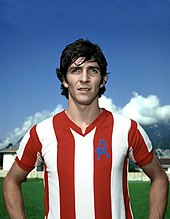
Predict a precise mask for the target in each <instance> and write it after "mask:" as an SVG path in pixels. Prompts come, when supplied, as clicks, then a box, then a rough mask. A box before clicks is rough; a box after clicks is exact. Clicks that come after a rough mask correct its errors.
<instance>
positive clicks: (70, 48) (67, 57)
mask: <svg viewBox="0 0 170 219" xmlns="http://www.w3.org/2000/svg"><path fill="white" fill-rule="evenodd" d="M80 57H84V60H83V62H86V61H88V60H93V61H95V62H97V63H98V65H99V67H100V71H101V75H102V79H101V82H103V77H104V76H106V75H108V73H107V61H106V58H105V56H104V54H103V52H102V50H101V49H100V47H99V46H98V45H96V44H93V43H92V42H90V41H89V40H84V39H78V40H76V41H75V42H73V43H71V44H69V45H67V46H66V47H65V48H64V49H63V51H62V54H61V57H60V68H57V69H56V74H57V77H58V78H59V80H60V81H61V83H63V80H65V81H67V79H66V75H67V71H68V68H69V67H70V65H71V64H72V63H74V62H75V61H76V60H77V59H78V58H80ZM81 64H82V63H81ZM61 90H62V92H61V94H62V95H64V96H65V97H66V98H67V99H68V88H66V87H64V85H63V84H61ZM105 90H106V88H105V86H102V87H101V88H100V89H99V94H98V96H99V97H101V95H102V94H103V93H104V92H105Z"/></svg>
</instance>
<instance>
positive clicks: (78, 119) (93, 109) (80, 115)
mask: <svg viewBox="0 0 170 219" xmlns="http://www.w3.org/2000/svg"><path fill="white" fill-rule="evenodd" d="M101 112H102V109H100V108H99V106H98V104H95V105H93V104H92V105H87V106H86V105H78V106H77V105H72V104H69V105H68V108H67V110H66V114H67V115H68V117H69V118H70V119H71V120H72V121H73V122H74V123H75V124H76V125H78V126H79V127H80V128H81V130H82V132H83V133H84V132H85V130H86V128H87V127H88V126H89V125H90V124H91V123H92V122H93V121H94V120H95V119H96V117H97V116H98V115H99V114H100V113H101Z"/></svg>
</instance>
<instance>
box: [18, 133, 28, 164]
mask: <svg viewBox="0 0 170 219" xmlns="http://www.w3.org/2000/svg"><path fill="white" fill-rule="evenodd" d="M29 138H30V131H28V132H27V133H26V134H25V135H24V137H23V139H22V141H21V143H20V146H19V148H18V150H17V151H16V153H17V156H18V159H19V160H21V158H22V155H23V153H24V150H25V145H26V144H27V142H28V140H29Z"/></svg>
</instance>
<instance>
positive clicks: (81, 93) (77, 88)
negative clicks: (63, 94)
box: [63, 57, 106, 105]
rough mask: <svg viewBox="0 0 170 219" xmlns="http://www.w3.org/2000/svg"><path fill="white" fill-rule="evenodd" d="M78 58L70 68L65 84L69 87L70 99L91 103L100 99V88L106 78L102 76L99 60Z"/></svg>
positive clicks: (80, 102)
mask: <svg viewBox="0 0 170 219" xmlns="http://www.w3.org/2000/svg"><path fill="white" fill-rule="evenodd" d="M83 60H84V58H83V57H80V58H78V59H77V60H76V61H75V62H74V63H73V64H71V66H70V67H69V68H68V72H67V75H66V78H67V81H64V82H63V85H64V86H65V87H66V88H68V95H69V96H68V97H69V101H74V102H75V103H76V104H77V103H78V104H82V105H89V104H91V103H93V102H94V101H95V100H97V99H98V92H99V88H100V87H101V86H103V85H104V83H105V81H106V78H104V79H103V81H101V79H102V76H101V72H100V68H99V65H98V63H97V62H94V61H91V60H89V61H86V62H83Z"/></svg>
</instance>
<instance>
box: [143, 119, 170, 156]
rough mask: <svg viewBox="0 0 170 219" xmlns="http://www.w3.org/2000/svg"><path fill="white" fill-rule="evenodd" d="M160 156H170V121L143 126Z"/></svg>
mask: <svg viewBox="0 0 170 219" xmlns="http://www.w3.org/2000/svg"><path fill="white" fill-rule="evenodd" d="M143 128H144V129H145V131H146V132H147V134H148V135H149V137H150V139H151V141H152V143H153V147H154V150H155V152H156V154H157V156H158V157H166V158H170V122H167V123H157V124H153V125H147V126H143Z"/></svg>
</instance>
